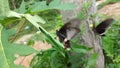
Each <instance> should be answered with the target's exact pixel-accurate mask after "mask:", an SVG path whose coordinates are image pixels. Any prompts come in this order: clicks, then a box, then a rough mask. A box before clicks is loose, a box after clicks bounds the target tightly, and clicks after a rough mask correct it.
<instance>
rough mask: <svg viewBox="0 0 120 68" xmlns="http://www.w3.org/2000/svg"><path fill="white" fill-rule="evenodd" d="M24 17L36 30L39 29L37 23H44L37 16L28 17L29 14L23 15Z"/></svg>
mask: <svg viewBox="0 0 120 68" xmlns="http://www.w3.org/2000/svg"><path fill="white" fill-rule="evenodd" d="M24 17H25V18H26V19H27V20H28V21H29V22H30V23H32V24H33V25H34V26H35V27H36V28H37V29H38V28H39V24H38V22H39V23H42V24H44V23H45V21H44V20H43V19H42V18H41V17H39V16H38V15H34V16H32V15H30V14H24Z"/></svg>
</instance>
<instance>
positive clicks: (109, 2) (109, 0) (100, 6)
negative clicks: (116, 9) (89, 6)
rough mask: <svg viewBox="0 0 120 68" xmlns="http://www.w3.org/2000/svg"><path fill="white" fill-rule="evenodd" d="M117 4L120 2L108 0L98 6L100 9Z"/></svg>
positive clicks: (118, 0) (119, 0)
mask: <svg viewBox="0 0 120 68" xmlns="http://www.w3.org/2000/svg"><path fill="white" fill-rule="evenodd" d="M116 2H120V0H106V1H105V2H103V3H101V4H100V5H98V9H100V8H102V7H103V6H105V5H108V4H113V3H116Z"/></svg>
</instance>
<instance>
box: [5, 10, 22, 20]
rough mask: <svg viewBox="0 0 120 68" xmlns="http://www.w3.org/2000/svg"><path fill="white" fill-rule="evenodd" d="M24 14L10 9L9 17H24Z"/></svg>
mask: <svg viewBox="0 0 120 68" xmlns="http://www.w3.org/2000/svg"><path fill="white" fill-rule="evenodd" d="M22 15H23V14H19V13H17V12H14V11H9V12H8V15H7V17H16V18H22Z"/></svg>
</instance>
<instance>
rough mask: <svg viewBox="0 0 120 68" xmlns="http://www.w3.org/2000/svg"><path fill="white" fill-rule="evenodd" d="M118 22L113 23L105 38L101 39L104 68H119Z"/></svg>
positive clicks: (119, 22)
mask: <svg viewBox="0 0 120 68" xmlns="http://www.w3.org/2000/svg"><path fill="white" fill-rule="evenodd" d="M119 26H120V21H117V20H116V21H115V22H114V23H113V25H112V27H111V28H110V29H109V31H107V33H106V37H103V38H102V42H103V46H102V47H103V50H104V55H105V61H106V62H105V63H106V68H119V67H120V65H119V64H120V58H119V53H120V50H119V48H120V47H119V45H120V43H119V40H120V39H119V32H120V29H119V28H120V27H119Z"/></svg>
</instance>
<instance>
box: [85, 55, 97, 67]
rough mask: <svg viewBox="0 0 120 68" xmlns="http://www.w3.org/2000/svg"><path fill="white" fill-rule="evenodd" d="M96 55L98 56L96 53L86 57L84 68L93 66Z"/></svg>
mask: <svg viewBox="0 0 120 68" xmlns="http://www.w3.org/2000/svg"><path fill="white" fill-rule="evenodd" d="M97 57H98V54H97V53H94V54H92V55H91V56H90V57H89V59H88V62H87V66H86V68H93V67H94V65H95V62H96V59H97Z"/></svg>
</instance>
